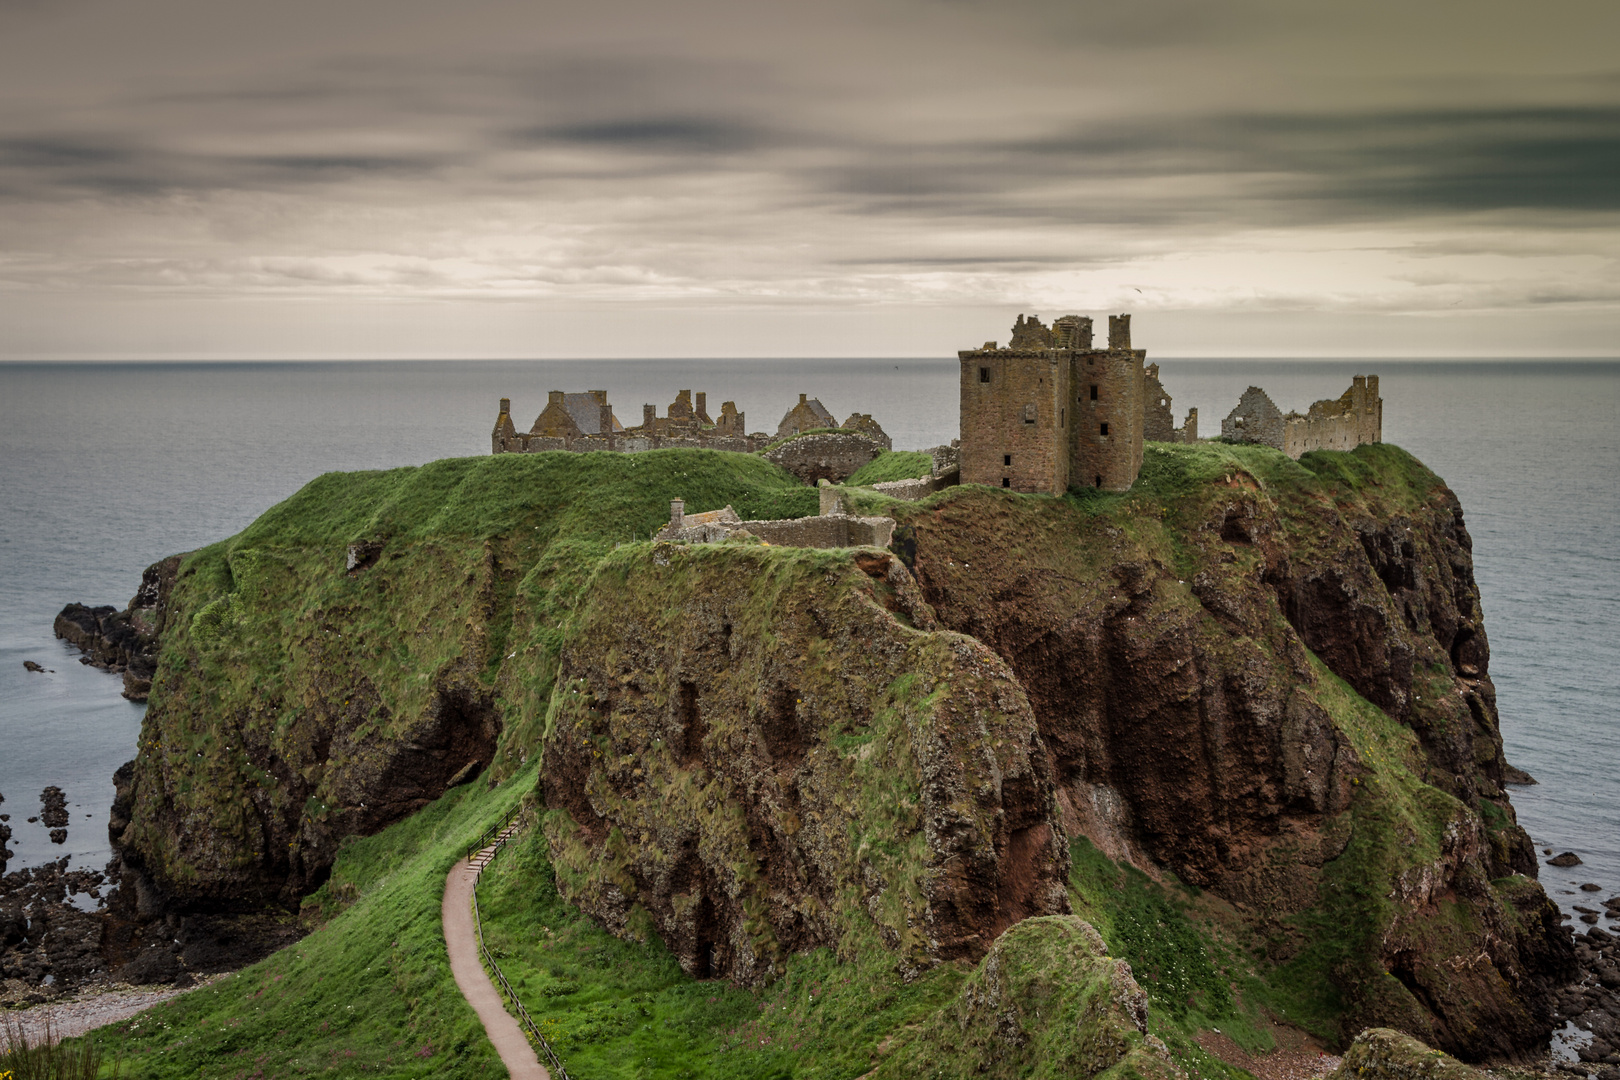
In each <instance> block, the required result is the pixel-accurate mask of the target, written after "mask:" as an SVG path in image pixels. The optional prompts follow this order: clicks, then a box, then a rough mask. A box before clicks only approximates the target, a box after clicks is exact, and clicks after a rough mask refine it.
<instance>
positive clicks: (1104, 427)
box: [1102, 420, 1108, 435]
mask: <svg viewBox="0 0 1620 1080" xmlns="http://www.w3.org/2000/svg"><path fill="white" fill-rule="evenodd" d="M1102 433H1103V434H1104V435H1106V434H1108V421H1106V420H1104V421H1103V426H1102Z"/></svg>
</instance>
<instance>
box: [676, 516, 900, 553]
mask: <svg viewBox="0 0 1620 1080" xmlns="http://www.w3.org/2000/svg"><path fill="white" fill-rule="evenodd" d="M729 510H730V507H727V508H726V511H729ZM726 511H715V512H711V513H707V514H693V515H690V516H687V515H684V514H682V512H681V511H679V510H673V511H672V513H671V515H670V523H669V524H668V525H666V526H665V527H664V528H662V529H660V530H659V531H658V532H657V533H656V534H655V536H654V539H656V540H658V541H659V542H661V543H663V542H668V543H675V544H719V543H723V542H724V541H726V540H729V539H731V538H732V537H734V536H737V535H739V534H740V533H745V532H746V533H747V534H748V535H750V536H754V537H757V538H758V539H760V540H763V541H765V542H766V543H767V544H775V545H776V546H778V547H804V548H844V547H883V548H886V547H888V546H889V542H890V541H891V540H893V539H894V519H893V518H888V517H849V516H848V515H845V514H841V513H834V514H823V515H821V516H820V517H806V518H784V519H781V520H775V521H738V520H737V516H736V514H735V513H728V512H726Z"/></svg>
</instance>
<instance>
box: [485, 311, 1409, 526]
mask: <svg viewBox="0 0 1620 1080" xmlns="http://www.w3.org/2000/svg"><path fill="white" fill-rule="evenodd" d="M957 357H958V359H959V361H960V363H961V412H960V425H961V426H960V437H959V438H958V439H957V440H955V441H954V442H953V443H952V444H951V445H950V446H948V447H944V446H942V447H937V448H935V450H934V453H933V459H934V468H933V475H932V476H930V477H928V478H925V479H919V480H905V481H896V482H892V483H887V484H880V485H878V486H879V487H880V488H882V489H884V490H885V492H886V493H887V494H891V495H894V496H897V497H900V498H921V497H922V496H923V495H926V494H928V493H930V492H932V491H937V490H939V489H940V488H941V487H944V486H947V485H949V484H952V483H963V484H988V485H990V486H992V487H1001V488H1006V489H1008V490H1010V491H1017V492H1024V493H1031V494H1034V493H1044V494H1049V495H1060V494H1062V493H1063V492H1065V491H1067V490H1069V489H1070V488H1098V489H1102V490H1106V491H1125V490H1128V489H1129V488H1130V486H1131V485H1132V484H1133V483H1134V482H1135V481H1136V477H1137V474H1138V473H1139V472H1140V471H1141V468H1142V452H1143V446H1144V444H1145V443H1149V442H1169V443H1195V442H1197V441H1198V410H1196V409H1192V410H1189V411H1188V413H1187V416H1186V418H1185V420H1183V421H1182V422H1181V423H1180V424H1179V425H1178V424H1177V423H1176V419H1175V414H1174V412H1173V410H1172V407H1171V397H1170V393H1169V391H1168V390H1166V389H1165V386H1164V384H1163V382H1161V381H1160V378H1159V366H1158V365H1157V364H1149V363H1147V353H1146V351H1144V350H1142V349H1137V348H1133V347H1132V345H1131V317H1130V316H1129V315H1110V316H1108V344H1107V347H1105V348H1099V347H1097V346H1096V345H1095V344H1094V343H1093V324H1092V320H1091V319H1090V318H1088V317H1085V316H1081V315H1064V316H1062V317H1061V318H1058V319H1054V320H1053V322H1052V325H1051V326H1047V325H1045V324H1044V323H1042V322H1041V320H1040V318H1039V317H1037V316H1034V315H1030V316H1025V315H1019V316H1018V319H1017V321H1016V322H1015V323H1014V324H1013V327H1012V336H1011V338H1010V339H1009V340H1008V342H1007V344H1006V345H1005V346H1001V345H999V344H998V343H997V342H994V341H987V342H985V343H984V345H983V346H981V347H980V348H977V349H964V350H963V351H961V352H959V353H958V354H957ZM1383 420H1384V403H1383V399H1382V398H1380V397H1379V396H1378V376H1376V375H1357V376H1355V378H1354V379H1353V380H1352V382H1351V385H1350V388H1349V389H1348V390H1346V391H1345V392H1344V394H1342V395H1341V396H1340V397H1338V398H1333V399H1328V400H1324V401H1318V402H1316V403H1315V404H1313V405H1311V406H1310V408H1309V409H1308V410H1307V411H1306V412H1305V413H1303V414H1301V413H1298V412H1289V413H1284V412H1283V411H1282V410H1281V409H1279V408H1278V407H1277V406H1276V405H1275V404H1274V403H1273V402H1272V400H1271V398H1270V396H1268V395H1267V394H1266V392H1265V391H1264V390H1262V389H1260V388H1259V387H1256V386H1251V387H1249V388H1248V390H1246V391H1245V392H1244V394H1243V396H1242V397H1241V398H1240V399H1239V401H1238V404H1237V407H1236V408H1234V409H1233V410H1232V412H1231V413H1230V414H1229V415H1228V416H1227V417H1226V419H1224V420H1223V421H1221V437H1222V438H1223V439H1225V440H1227V441H1229V442H1249V443H1261V444H1264V445H1266V446H1271V447H1274V448H1276V449H1278V450H1281V451H1283V452H1284V453H1286V454H1288V455H1289V456H1290V457H1294V458H1297V457H1299V456H1300V455H1301V454H1304V453H1306V452H1308V451H1311V450H1319V449H1326V450H1349V449H1353V448H1354V447H1356V446H1360V445H1361V444H1363V443H1376V442H1381V441H1382V440H1383ZM783 440H791V441H789V442H786V443H784V442H783ZM491 441H492V447H491V449H492V451H493V452H494V453H497V454H501V453H534V452H536V451H542V450H570V451H576V452H578V451H587V450H610V451H637V450H653V449H659V448H666V447H701V448H706V449H712V450H733V451H739V452H743V453H759V452H762V451H763V452H765V454H766V456H767V457H769V458H770V459H771V460H772V461H775V462H776V463H777V464H779V465H782V466H783V467H784V468H786V469H788V470H789V471H790V472H793V473H794V474H795V475H798V476H799V477H800V478H801V479H803V480H805V481H806V482H807V483H811V484H815V483H818V482H821V481H831V482H833V483H838V482H840V481H842V480H844V479H845V478H847V477H848V476H849V475H851V474H852V473H853V472H854V471H855V470H856V469H858V468H860V467H861V466H862V465H864V464H866V462H868V461H870V460H872V459H873V458H875V457H877V456H878V454H880V453H881V452H883V451H884V450H889V449H892V447H891V444H890V439H889V437H888V435H886V434H885V433H884V431H883V429H882V427H881V426H879V424H878V423H877V421H876V420H874V419H873V418H872V416H871V415H870V414H866V413H855V414H853V415H851V416H850V417H849V418H848V419H847V420H845V421H844V422H843V423H842V424H839V423H838V422H837V420H836V419H835V418H834V416H833V415H832V413H830V412H829V411H828V410H827V409H826V408H825V407H823V406H822V404H821V402H820V401H819V400H817V399H815V398H811V397H809V396H808V395H806V394H800V395H799V401H798V403H797V404H796V405H793V406H792V407H790V408H789V409H788V411H787V413H786V415H784V416H783V418H782V421H781V423H780V424H778V425H777V429H776V434H775V435H774V436H773V435H768V434H766V433H765V432H753V433H751V434H750V433H748V432H747V430H746V428H745V426H744V417H743V413H742V412H741V411H739V410H738V409H737V407H736V405H735V403H733V402H730V401H727V402H725V403H724V404H723V405H722V406H721V407H720V414H719V416H718V417H711V416H710V415H709V412H708V403H707V395H706V394H704V393H698V394H697V395H696V396H695V397H694V396H693V395H692V393H691V392H690V391H687V390H682V391H681V392H680V393H679V394H678V395H677V396H676V399H675V401H674V402H672V403H671V404H670V406H669V408H668V410H667V411H666V414H665V415H664V416H659V415H658V414H657V409H656V408H655V407H654V406H652V405H645V406H643V407H642V418H641V424H640V425H639V426H637V427H633V428H625V427H624V426H623V425H622V424H620V422H619V421H618V419H617V418H616V417H615V416H614V414H613V409H612V407H611V406H610V405H609V404H608V400H607V393H606V392H605V391H602V390H593V391H590V392H588V393H583V394H574V393H564V392H563V391H560V390H553V391H551V394H550V400H549V401H547V403H546V407H545V409H544V411H542V412H541V413H540V415H539V416H538V417H537V418H536V419H535V421H534V424H533V425H532V426H531V427H530V429H529V430H528V431H527V432H519V431H518V430H517V427H516V425H515V424H514V423H513V422H512V415H511V400H510V399H509V398H502V399H501V411H500V414H499V415H498V416H497V417H496V420H495V430H494V432H493V433H492V436H491ZM824 502H826V500H824ZM827 505H828V506H830V507H832V511H831V513H830V514H827V513H824V515H823V516H830V517H836V516H838V513H839V510H838V506H839V503H838V501H837V500H836V499H833V500H832V501H831V502H830V503H827ZM716 515H718V516H716ZM711 517H714V520H712V521H711V520H709V519H710V518H711ZM748 524H761V523H747V522H739V521H737V520H736V517H735V515H731V516H730V517H729V518H727V517H726V515H725V514H724V513H722V512H721V511H713V512H708V513H705V514H701V515H693V514H684V513H683V512H682V511H679V510H678V511H677V512H676V513H675V515H674V516H673V517H672V520H671V527H672V531H673V532H678V533H680V535H681V536H682V537H688V536H689V537H690V538H693V539H696V538H697V537H698V536H699V534H702V535H703V536H708V533H709V532H717V533H718V532H727V531H730V530H732V529H734V528H737V527H740V526H745V525H748ZM705 530H707V531H705ZM822 531H823V532H827V534H828V535H829V536H831V535H834V534H837V535H843V532H847V529H846V530H843V531H840V529H830V528H829V529H825V530H822ZM818 535H819V534H818Z"/></svg>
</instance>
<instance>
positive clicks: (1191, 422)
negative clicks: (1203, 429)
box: [1180, 405, 1198, 445]
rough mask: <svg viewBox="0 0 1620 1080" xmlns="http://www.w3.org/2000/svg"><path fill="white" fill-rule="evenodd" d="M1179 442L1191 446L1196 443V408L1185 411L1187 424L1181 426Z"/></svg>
mask: <svg viewBox="0 0 1620 1080" xmlns="http://www.w3.org/2000/svg"><path fill="white" fill-rule="evenodd" d="M1180 441H1181V442H1184V443H1187V444H1188V445H1191V444H1193V443H1195V442H1197V441H1198V406H1196V405H1194V406H1193V407H1192V408H1190V409H1188V410H1187V422H1186V423H1185V424H1182V425H1181V439H1180Z"/></svg>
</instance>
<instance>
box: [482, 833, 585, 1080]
mask: <svg viewBox="0 0 1620 1080" xmlns="http://www.w3.org/2000/svg"><path fill="white" fill-rule="evenodd" d="M520 809H521V808H520V807H516V806H514V807H513V808H512V809H511V811H510V812H509V813H507V815H506V818H505V820H503V821H502V822H501V823H500V824H498V825H491V826H490V827H489V828H488V829H485V830H484V835H483V836H481V837H479V839H478V842H477V843H476V844H474V845H472V846H470V847H468V849H467V860H468V862H469V863H471V862H472V857H473V856H474V855H476V854H478V853H479V852H480V851H483V850H484V849H485V848H489V849H490V852H489V858H487V859H485V860H484V862H483V864H482V865H476V864H474V865H473V872H474V874H475V875H476V876H475V877H474V878H473V894H472V906H473V929H474V931H475V932H476V933H477V935H478V951H479V952H480V953H482V954H483V956H484V962H485V963H486V964H488V965H489V970H491V971H493V972H494V973H495V981H496V982H497V983H499V984H500V987H501V992H502V993H504V994H505V995H506V999H507V1000H508V1001H510V1002H511V1003H512V1007H513V1008H514V1009H516V1010H517V1017H518V1022H519V1023H520V1024H522V1025H523V1030H524V1033H525V1034H526V1035H528V1037H529V1041H530V1042H532V1043H533V1044H534V1047H535V1049H536V1050H538V1051H539V1052H540V1055H541V1056H542V1057H544V1058H545V1061H546V1064H547V1066H548V1067H549V1071H550V1072H551V1076H552V1080H573V1077H572V1076H571V1075H570V1074H569V1072H568V1070H567V1069H566V1068H565V1067H564V1066H563V1063H562V1059H561V1058H559V1057H558V1056H557V1052H556V1051H555V1050H553V1049H552V1048H551V1043H549V1042H547V1041H546V1037H545V1036H544V1035H542V1034H541V1033H540V1025H539V1024H536V1023H535V1022H534V1018H533V1017H532V1016H530V1015H529V1010H528V1009H525V1008H524V1007H523V1002H522V1001H519V1000H518V996H517V991H515V990H513V989H512V984H511V983H510V982H507V980H506V974H505V972H503V971H501V966H500V965H499V964H497V963H496V962H495V957H494V954H492V953H491V952H490V951H489V946H488V945H486V944H484V920H483V918H482V917H481V916H480V914H479V911H478V883H479V882H480V881H481V880H483V876H484V867H486V866H488V865H489V864H490V863H492V862H494V861H495V856H496V855H498V854H500V851H501V848H503V847H505V846H506V842H507V841H508V840H510V839H512V835H513V833H514V832H516V829H514V828H513V827H512V825H513V822H514V821H516V820H517V816H518V813H519V811H520Z"/></svg>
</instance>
